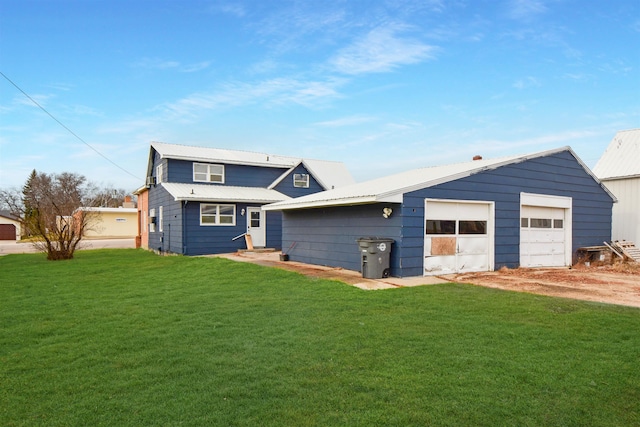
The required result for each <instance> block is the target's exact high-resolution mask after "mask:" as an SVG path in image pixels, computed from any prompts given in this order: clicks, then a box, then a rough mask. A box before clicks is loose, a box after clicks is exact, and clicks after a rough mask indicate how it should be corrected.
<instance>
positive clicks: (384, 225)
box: [282, 204, 400, 275]
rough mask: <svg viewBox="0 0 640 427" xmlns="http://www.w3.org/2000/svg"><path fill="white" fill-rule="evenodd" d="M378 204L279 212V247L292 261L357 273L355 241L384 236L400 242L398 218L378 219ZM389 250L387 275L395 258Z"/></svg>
mask: <svg viewBox="0 0 640 427" xmlns="http://www.w3.org/2000/svg"><path fill="white" fill-rule="evenodd" d="M388 206H391V207H393V208H394V210H395V209H396V208H397V209H399V206H397V205H396V206H394V205H389V204H384V205H382V204H380V205H366V206H349V207H338V208H332V209H308V210H292V211H285V212H284V213H283V236H282V246H283V248H284V249H285V251H286V250H287V249H288V248H290V247H293V249H291V250H290V251H289V252H288V253H289V255H290V259H291V260H293V261H299V262H305V263H310V264H318V265H327V266H332V267H341V268H345V269H348V270H354V271H360V262H361V257H360V249H359V247H358V243H357V241H356V239H358V238H361V237H372V236H376V237H385V238H391V239H394V241H395V242H398V241H400V215H395V216H394V215H392V216H391V217H390V218H388V219H385V218H383V217H382V208H383V207H388ZM395 246H396V245H395V244H394V245H392V248H391V259H390V263H391V274H392V275H393V274H394V271H396V270H398V266H399V257H398V256H397V254H395V252H394V250H395Z"/></svg>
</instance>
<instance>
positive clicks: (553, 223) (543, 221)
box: [520, 218, 564, 229]
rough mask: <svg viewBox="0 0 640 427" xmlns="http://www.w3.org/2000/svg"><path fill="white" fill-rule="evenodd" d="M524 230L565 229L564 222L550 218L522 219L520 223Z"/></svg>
mask: <svg viewBox="0 0 640 427" xmlns="http://www.w3.org/2000/svg"><path fill="white" fill-rule="evenodd" d="M520 226H521V227H522V228H529V227H531V228H555V229H562V228H564V221H563V220H561V219H550V218H522V219H521V221H520Z"/></svg>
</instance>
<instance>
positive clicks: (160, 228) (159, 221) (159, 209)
mask: <svg viewBox="0 0 640 427" xmlns="http://www.w3.org/2000/svg"><path fill="white" fill-rule="evenodd" d="M162 214H163V212H162V206H160V207H159V208H158V231H159V232H160V233H162V220H163V219H164V217H163V215H162Z"/></svg>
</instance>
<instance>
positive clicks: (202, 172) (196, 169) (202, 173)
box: [193, 163, 224, 184]
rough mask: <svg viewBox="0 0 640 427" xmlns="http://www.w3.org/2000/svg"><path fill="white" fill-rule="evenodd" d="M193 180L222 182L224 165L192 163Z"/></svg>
mask: <svg viewBox="0 0 640 427" xmlns="http://www.w3.org/2000/svg"><path fill="white" fill-rule="evenodd" d="M193 180H194V181H197V182H217V183H220V184H224V165H209V164H206V163H194V164H193Z"/></svg>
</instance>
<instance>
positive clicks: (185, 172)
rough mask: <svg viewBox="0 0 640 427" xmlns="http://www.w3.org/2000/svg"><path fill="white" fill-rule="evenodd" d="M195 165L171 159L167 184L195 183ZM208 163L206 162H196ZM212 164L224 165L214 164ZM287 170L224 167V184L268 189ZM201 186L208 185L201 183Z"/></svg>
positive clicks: (166, 175) (235, 166)
mask: <svg viewBox="0 0 640 427" xmlns="http://www.w3.org/2000/svg"><path fill="white" fill-rule="evenodd" d="M193 163H194V162H192V161H186V160H176V159H169V161H168V166H166V167H165V169H167V171H166V172H165V177H167V178H166V179H165V181H166V182H180V183H186V184H190V183H193V182H194V181H193ZM196 163H206V162H196ZM210 164H223V163H215V162H212V163H210ZM286 170H287V169H284V168H263V167H259V166H244V165H224V180H225V181H224V184H213V183H212V185H231V186H239V187H264V188H266V187H268V186H269V185H270V184H271V183H272V182H273V181H275V180H276V179H277V178H278V177H279V176H281V175H282V174H283V173H284V172H285V171H286ZM199 184H206V183H203V182H199Z"/></svg>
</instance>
